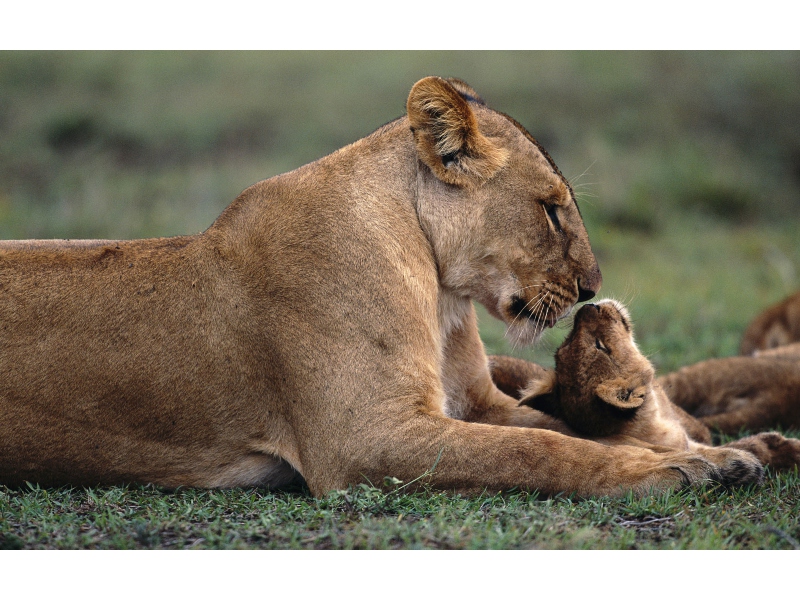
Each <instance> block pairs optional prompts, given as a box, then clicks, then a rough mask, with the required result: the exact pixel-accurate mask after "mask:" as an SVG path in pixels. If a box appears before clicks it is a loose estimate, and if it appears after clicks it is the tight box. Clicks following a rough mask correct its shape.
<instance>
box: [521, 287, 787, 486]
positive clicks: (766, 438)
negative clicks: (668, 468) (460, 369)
mask: <svg viewBox="0 0 800 600" xmlns="http://www.w3.org/2000/svg"><path fill="white" fill-rule="evenodd" d="M521 395H522V400H521V404H523V405H528V406H533V407H535V408H538V409H540V410H543V411H545V412H547V413H549V414H552V415H554V416H557V417H558V418H560V419H563V420H564V421H566V422H567V423H568V424H569V425H570V426H571V427H573V428H574V429H575V430H576V431H577V432H578V433H579V434H581V435H584V436H588V437H595V438H602V440H603V441H604V443H616V444H636V443H640V442H644V443H646V444H648V445H650V444H652V445H654V446H662V447H667V448H677V449H685V450H691V451H692V452H697V453H699V454H701V455H703V456H705V457H706V458H707V459H709V460H711V461H714V462H720V463H724V462H726V461H727V462H729V463H730V464H731V465H734V464H736V465H738V467H737V468H733V467H732V468H731V472H732V476H733V477H734V478H735V479H736V480H737V482H743V481H747V480H749V481H751V482H756V481H759V480H760V478H761V469H760V468H759V466H760V465H759V463H762V464H769V465H771V466H773V467H776V468H792V467H794V466H795V465H797V464H800V440H792V439H787V438H784V437H783V436H781V435H780V434H777V433H768V434H762V435H760V436H751V437H750V438H744V439H741V440H737V441H735V442H732V443H729V444H726V445H724V446H720V447H711V446H710V441H711V437H710V435H709V431H708V429H707V428H706V427H704V426H703V425H702V424H701V423H700V422H698V421H697V420H695V419H694V418H693V417H691V416H690V415H688V414H687V413H685V412H684V411H683V410H681V408H679V407H678V406H676V405H675V404H674V403H672V402H671V401H670V399H669V397H668V396H667V394H666V393H665V392H664V390H663V388H662V387H661V385H659V382H658V381H657V380H656V379H655V372H654V369H653V366H652V365H651V364H650V361H648V360H647V358H645V357H644V356H643V355H642V353H641V352H640V351H639V348H638V347H637V345H636V343H635V341H634V337H633V324H632V322H631V318H630V315H629V314H628V311H627V309H626V308H625V307H624V306H623V305H622V304H621V303H619V302H617V301H615V300H602V301H599V302H597V303H596V304H587V305H586V306H584V307H582V308H581V309H580V310H579V311H578V313H577V314H576V316H575V321H574V325H573V329H572V331H571V332H570V334H569V335H568V336H567V338H566V339H565V340H564V343H563V344H562V345H561V347H560V348H559V349H558V351H557V352H556V368H555V370H554V371H546V372H543V373H542V374H541V375H540V376H539V377H537V378H535V379H534V380H533V381H531V382H530V384H529V386H528V388H527V390H525V391H523V392H522V394H521ZM742 450H747V451H749V452H750V453H752V454H748V453H747V452H742ZM753 454H755V456H753ZM756 457H757V458H758V460H756Z"/></svg>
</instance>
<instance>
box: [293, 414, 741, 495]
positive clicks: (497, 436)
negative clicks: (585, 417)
mask: <svg viewBox="0 0 800 600" xmlns="http://www.w3.org/2000/svg"><path fill="white" fill-rule="evenodd" d="M387 426H388V427H390V428H387V429H386V430H384V433H383V437H382V438H381V439H365V437H364V436H363V435H362V436H361V437H360V438H359V440H358V441H359V444H358V449H357V450H358V451H357V452H353V453H350V454H349V455H348V456H347V457H346V458H342V460H341V462H340V464H339V468H338V469H337V471H338V476H337V477H336V479H331V478H330V477H329V475H330V472H331V471H330V470H329V469H322V470H320V471H319V473H318V474H317V473H315V472H314V471H313V469H312V470H311V471H307V472H305V473H304V476H305V478H306V481H307V482H308V484H309V486H310V488H311V490H312V492H313V493H315V494H322V493H325V492H327V491H329V490H333V489H341V488H343V487H346V486H347V485H351V484H354V483H361V482H364V481H372V482H376V481H378V482H379V481H382V480H383V478H384V477H387V476H393V477H396V478H399V479H400V480H402V481H405V482H411V481H416V482H418V484H419V485H422V484H428V485H431V486H432V487H434V488H437V489H445V490H455V491H459V492H481V491H492V492H493V491H503V490H509V489H512V488H521V489H524V490H531V491H533V490H538V491H539V492H541V493H542V494H544V495H554V494H558V493H567V494H571V493H574V494H577V495H579V496H582V497H587V496H602V495H610V496H620V495H624V494H626V493H628V492H629V491H633V492H634V493H635V494H637V495H644V494H648V493H652V492H654V491H663V490H668V489H677V488H680V487H683V486H685V485H691V484H697V483H700V482H703V481H707V480H713V481H725V480H726V474H725V473H723V472H722V471H721V470H720V469H719V468H718V467H717V466H715V465H713V464H712V463H710V462H709V461H707V460H705V459H704V458H702V457H700V456H699V455H697V454H693V453H689V452H681V451H670V452H661V453H656V452H652V451H650V450H648V449H643V448H636V447H631V446H604V445H601V444H598V443H595V442H592V441H588V440H583V439H579V438H574V437H569V436H565V435H562V434H559V433H556V432H552V431H546V430H540V429H524V428H519V427H501V426H495V425H486V424H481V423H467V422H463V421H458V420H454V419H449V418H447V417H444V416H437V415H433V414H419V415H417V416H415V417H413V418H411V419H407V420H405V421H404V422H402V423H394V424H390V423H387ZM354 448H355V446H354ZM743 454H744V453H743Z"/></svg>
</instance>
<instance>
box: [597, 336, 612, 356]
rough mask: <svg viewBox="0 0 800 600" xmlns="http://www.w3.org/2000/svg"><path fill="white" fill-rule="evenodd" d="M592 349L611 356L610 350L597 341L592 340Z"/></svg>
mask: <svg viewBox="0 0 800 600" xmlns="http://www.w3.org/2000/svg"><path fill="white" fill-rule="evenodd" d="M594 347H595V348H597V349H598V350H600V352H605V353H606V354H611V350H609V349H608V348H606V346H605V344H603V342H601V341H600V340H599V339H595V340H594Z"/></svg>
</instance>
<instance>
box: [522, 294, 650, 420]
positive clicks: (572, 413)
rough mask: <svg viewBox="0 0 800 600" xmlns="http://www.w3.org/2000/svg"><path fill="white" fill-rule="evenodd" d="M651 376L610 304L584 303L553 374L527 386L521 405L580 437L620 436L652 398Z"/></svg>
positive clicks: (625, 318)
mask: <svg viewBox="0 0 800 600" xmlns="http://www.w3.org/2000/svg"><path fill="white" fill-rule="evenodd" d="M653 378H654V371H653V366H652V365H651V364H650V362H649V361H648V360H647V359H646V358H645V357H644V356H642V354H641V352H639V349H638V348H637V346H636V343H635V342H634V339H633V328H632V326H631V319H630V316H629V315H628V311H627V310H626V309H625V307H624V306H623V305H622V304H620V303H619V302H616V301H615V300H601V301H600V302H598V303H596V304H587V305H585V306H583V307H581V309H580V310H579V311H578V312H577V314H576V315H575V322H574V325H573V328H572V331H571V332H570V334H569V335H568V336H567V338H566V339H565V340H564V343H563V344H562V345H561V347H560V348H559V349H558V351H557V352H556V368H555V371H548V372H547V374H546V375H544V376H543V377H541V378H539V379H538V380H537V381H534V382H532V384H531V385H530V386H529V387H528V389H527V390H526V391H525V392H523V399H522V400H521V402H520V404H525V405H528V406H532V407H533V408H536V409H539V410H542V411H544V412H547V413H549V414H552V415H554V416H557V417H559V418H561V419H563V420H564V421H566V422H567V424H569V425H570V426H571V427H572V428H573V429H575V430H576V431H577V432H578V433H581V434H583V435H591V436H601V435H602V436H604V435H613V434H615V433H620V432H621V431H622V430H623V428H624V427H625V424H626V423H628V422H629V421H630V420H631V419H632V418H633V417H634V416H635V415H636V413H637V411H638V410H639V409H640V408H641V407H642V406H643V405H644V404H645V403H646V402H652V401H653V400H652V398H653Z"/></svg>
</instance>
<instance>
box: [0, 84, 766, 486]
mask: <svg viewBox="0 0 800 600" xmlns="http://www.w3.org/2000/svg"><path fill="white" fill-rule="evenodd" d="M600 283H601V275H600V270H599V269H598V266H597V262H596V260H595V257H594V255H593V254H592V250H591V248H590V246H589V239H588V237H587V235H586V231H585V229H584V226H583V222H582V220H581V216H580V214H579V212H578V207H577V205H576V203H575V198H574V195H573V192H572V189H571V188H570V185H569V183H568V182H567V181H566V180H565V179H564V177H563V176H562V175H561V173H560V172H559V170H558V168H557V167H556V166H555V164H554V163H553V161H552V160H551V158H550V157H549V156H548V155H547V153H546V152H545V151H544V149H543V148H542V147H541V146H540V145H539V144H538V143H537V142H536V141H535V140H534V139H533V138H532V137H531V135H530V134H529V133H527V132H526V131H525V130H524V129H523V128H522V127H521V126H520V125H519V124H518V123H517V122H515V121H514V120H513V119H511V118H509V117H507V116H505V115H503V114H500V113H498V112H495V111H493V110H491V109H489V108H488V107H487V106H486V105H485V104H484V102H483V101H482V100H481V98H480V97H479V96H478V94H477V93H476V92H475V91H474V90H473V89H472V88H470V87H469V86H468V85H466V84H465V83H464V82H461V81H458V80H453V79H450V80H445V79H441V78H438V77H428V78H425V79H422V80H421V81H419V82H417V83H416V84H415V85H414V86H413V88H412V89H411V92H410V94H409V97H408V103H407V116H404V117H401V118H399V119H397V120H395V121H392V122H391V123H388V124H387V125H385V126H383V127H381V128H380V129H378V130H377V131H375V132H374V133H373V134H371V135H369V136H367V137H366V138H364V139H361V140H359V141H357V142H355V143H354V144H352V145H350V146H347V147H345V148H342V149H340V150H338V151H336V152H334V153H333V154H331V155H329V156H326V157H324V158H322V159H320V160H318V161H316V162H314V163H311V164H308V165H306V166H303V167H300V168H299V169H297V170H295V171H292V172H290V173H287V174H284V175H279V176H277V177H274V178H272V179H268V180H266V181H261V182H259V183H257V184H255V185H253V186H252V187H250V188H248V189H246V190H245V191H244V192H243V193H242V194H241V195H240V196H239V197H238V198H237V199H236V200H234V201H233V203H232V204H231V205H230V206H229V207H228V208H227V209H226V210H225V211H224V212H223V213H222V215H221V216H220V217H219V218H218V219H217V220H216V221H215V222H214V223H213V225H211V227H209V228H208V229H207V230H206V231H205V232H203V233H201V234H198V235H193V236H186V237H176V238H169V239H150V240H136V241H102V240H98V241H17V242H5V243H3V244H2V245H0V351H1V352H2V355H1V356H0V414H2V419H0V481H2V482H3V483H16V482H22V481H25V480H29V481H34V482H39V483H42V484H58V483H69V484H97V483H117V482H151V483H155V484H159V485H162V486H166V487H170V488H174V487H176V486H200V487H229V486H248V485H263V486H278V485H281V484H285V483H287V482H289V481H290V480H292V479H293V478H295V477H296V476H297V475H298V474H299V475H301V476H302V477H303V478H304V479H305V481H306V482H307V484H308V486H309V488H310V490H311V491H312V493H314V494H324V493H325V492H327V491H329V490H333V489H339V488H344V487H346V486H348V485H350V484H355V483H359V482H365V481H371V482H380V481H381V480H382V478H383V477H385V476H394V477H397V478H399V479H402V480H404V481H409V482H410V481H412V480H415V479H416V478H419V477H420V476H422V475H426V477H425V478H424V479H420V481H425V482H426V483H427V484H429V485H431V486H435V487H438V488H442V489H455V490H462V491H478V490H504V489H508V488H512V487H519V488H524V489H538V490H540V491H541V492H542V493H544V494H552V493H557V492H576V493H578V494H580V495H597V494H621V493H625V492H626V491H628V490H634V491H635V492H636V493H640V494H641V493H647V492H648V491H650V490H653V489H656V490H660V489H667V488H674V487H676V486H680V485H684V484H690V483H694V482H699V481H702V480H705V479H726V480H734V481H738V480H741V479H742V478H741V477H740V468H739V466H740V465H739V462H740V461H733V462H731V461H722V462H719V463H717V464H715V463H712V462H711V461H709V460H707V459H705V458H703V457H701V456H700V455H698V454H697V453H693V452H685V451H684V452H679V451H675V452H666V453H659V452H653V451H651V450H649V449H644V448H635V447H608V446H604V445H602V444H599V443H596V442H593V441H588V440H582V439H577V438H574V437H570V436H567V435H564V434H562V433H559V432H558V431H551V430H547V429H546V428H550V429H556V430H558V429H563V428H564V427H563V425H561V424H560V423H559V422H558V421H557V420H555V419H553V418H552V417H550V416H548V415H545V414H543V413H542V412H539V411H535V410H531V409H530V408H528V407H520V406H517V402H516V401H515V400H514V399H512V398H510V397H509V396H507V395H505V394H503V393H502V392H500V391H499V390H498V389H497V387H496V386H495V385H494V384H493V383H492V380H491V378H490V374H489V369H488V367H487V359H486V355H485V353H484V349H483V345H482V343H481V340H480V338H479V336H478V328H477V326H476V319H475V312H474V309H473V306H472V300H473V299H475V300H478V301H479V302H481V303H483V304H484V305H485V306H486V307H487V309H488V310H489V311H490V313H491V314H493V315H494V316H495V317H497V318H499V319H502V320H503V321H505V322H506V323H507V324H508V327H509V330H510V333H511V334H512V335H513V336H514V337H516V338H517V339H519V340H520V341H523V342H530V341H533V340H535V339H536V338H537V337H538V336H539V334H540V333H541V332H542V330H543V329H544V328H546V327H551V326H552V325H553V324H555V323H556V321H557V320H559V319H561V318H562V317H564V316H565V315H567V314H568V313H569V312H570V310H571V309H572V307H573V306H574V305H575V303H576V302H580V301H585V300H588V299H590V298H592V297H593V296H594V295H595V293H596V292H597V290H598V288H599V287H600ZM532 428H533V429H532ZM750 479H751V477H750V478H748V477H745V478H744V480H747V481H749V480H750Z"/></svg>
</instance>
